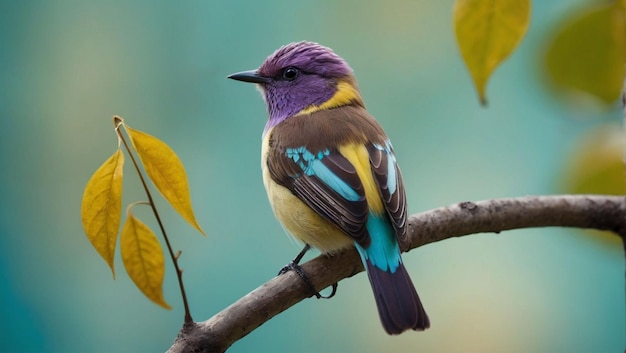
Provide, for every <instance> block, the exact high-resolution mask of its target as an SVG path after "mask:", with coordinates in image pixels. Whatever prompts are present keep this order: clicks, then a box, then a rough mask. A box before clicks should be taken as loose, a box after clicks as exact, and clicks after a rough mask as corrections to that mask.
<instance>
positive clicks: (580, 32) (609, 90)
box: [545, 1, 626, 103]
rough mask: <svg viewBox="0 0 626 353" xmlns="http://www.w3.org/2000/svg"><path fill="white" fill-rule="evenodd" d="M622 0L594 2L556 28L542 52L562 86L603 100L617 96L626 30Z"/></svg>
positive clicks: (620, 85) (553, 75) (624, 55)
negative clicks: (605, 2) (603, 2)
mask: <svg viewBox="0 0 626 353" xmlns="http://www.w3.org/2000/svg"><path fill="white" fill-rule="evenodd" d="M624 16H625V13H624V7H623V4H622V2H620V1H615V2H612V3H609V4H602V5H594V6H593V7H591V8H588V9H586V10H585V11H584V12H583V13H581V14H580V15H578V16H575V17H573V18H571V19H569V20H568V21H566V22H565V23H564V24H563V25H561V27H560V28H559V29H558V31H557V33H556V35H555V37H554V39H553V41H552V43H551V44H550V46H549V47H548V50H547V53H546V56H545V65H546V69H547V72H548V75H549V77H550V78H551V79H552V81H553V82H554V83H555V85H556V86H557V87H559V88H561V89H566V90H570V91H574V92H576V91H578V92H581V91H582V92H585V93H588V94H591V95H592V96H595V97H597V98H599V99H600V100H601V101H603V102H605V103H613V102H615V100H617V99H618V98H619V96H620V92H621V89H622V85H623V82H624V60H625V59H626V34H625V32H624V31H625V27H626V26H625V19H624Z"/></svg>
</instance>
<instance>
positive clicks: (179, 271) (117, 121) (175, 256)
mask: <svg viewBox="0 0 626 353" xmlns="http://www.w3.org/2000/svg"><path fill="white" fill-rule="evenodd" d="M113 124H115V133H116V134H117V136H118V137H119V139H120V140H121V141H122V143H123V144H124V147H125V148H126V151H127V152H128V155H129V156H130V159H131V161H132V162H133V166H134V167H135V170H136V171H137V174H138V175H139V180H140V181H141V185H142V186H143V189H144V190H145V191H146V196H147V197H148V203H149V204H150V208H152V213H154V217H155V218H156V221H157V223H158V224H159V228H160V229H161V234H163V239H165V244H166V246H167V250H168V252H169V254H170V258H171V259H172V262H173V263H174V268H175V269H176V277H177V278H178V286H179V287H180V294H181V296H182V298H183V306H184V308H185V324H189V323H193V318H192V317H191V312H190V310H189V303H188V301H187V294H186V293H185V286H184V284H183V270H182V269H181V268H180V267H179V266H178V256H179V255H180V251H179V252H178V254H174V250H172V245H171V244H170V240H169V238H168V237H167V233H166V232H165V227H164V226H163V222H162V221H161V216H160V215H159V211H157V208H156V205H155V203H154V199H153V198H152V194H151V193H150V189H149V188H148V184H147V183H146V179H145V178H144V176H143V174H142V173H141V170H140V169H139V164H138V163H137V160H136V159H135V156H134V155H133V153H132V151H131V148H130V146H129V145H128V142H126V139H125V138H124V135H123V134H122V132H121V131H120V126H124V119H122V118H121V117H119V116H117V115H116V116H114V117H113Z"/></svg>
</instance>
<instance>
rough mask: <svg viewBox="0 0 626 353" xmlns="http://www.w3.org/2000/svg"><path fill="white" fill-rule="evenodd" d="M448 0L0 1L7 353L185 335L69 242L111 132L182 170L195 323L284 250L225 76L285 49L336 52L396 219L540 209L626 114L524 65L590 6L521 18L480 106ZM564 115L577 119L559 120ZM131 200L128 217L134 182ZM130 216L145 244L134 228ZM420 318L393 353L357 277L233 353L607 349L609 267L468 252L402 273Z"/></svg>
mask: <svg viewBox="0 0 626 353" xmlns="http://www.w3.org/2000/svg"><path fill="white" fill-rule="evenodd" d="M452 3H453V2H452V1H451V0H448V1H426V0H422V1H409V0H404V1H395V2H387V1H385V2H383V1H356V0H354V1H342V2H338V1H329V0H326V1H301V2H293V1H269V0H268V1H241V0H240V1H217V0H216V1H184V2H182V1H176V2H174V1H172V2H165V1H158V2H156V1H154V2H153V1H92V2H87V1H34V0H33V1H3V2H2V3H1V4H0V43H1V48H2V49H1V50H0V117H1V119H2V125H1V126H0V147H1V148H0V162H1V163H2V164H1V165H2V168H1V172H0V175H1V179H0V181H1V182H0V195H1V201H0V210H1V212H0V251H1V253H2V256H0V323H1V326H0V351H2V352H155V351H165V350H166V349H167V348H168V347H169V346H170V345H171V343H172V342H173V340H174V338H175V336H176V334H177V332H178V329H179V328H180V326H181V325H182V319H183V312H182V304H181V300H180V294H179V292H178V287H177V284H176V279H175V276H174V272H173V268H172V266H171V264H170V263H169V262H168V263H167V269H166V280H165V283H164V289H165V297H166V300H167V301H168V302H169V303H170V304H171V305H172V306H173V307H174V309H173V310H171V311H167V310H163V309H161V308H160V307H158V306H156V305H154V304H153V303H151V302H150V301H148V300H147V299H146V298H144V297H143V295H142V294H141V293H140V292H139V291H138V290H137V289H136V288H135V287H134V285H133V284H132V282H131V281H130V279H129V278H128V276H127V275H126V274H125V273H124V271H123V268H122V264H121V261H120V259H119V254H118V258H117V260H116V269H117V279H116V280H113V279H112V277H111V272H110V270H109V269H108V268H107V266H106V265H105V263H104V262H103V261H102V259H100V258H99V256H98V255H97V253H96V252H95V250H94V249H93V248H92V247H91V244H90V243H89V241H88V240H87V238H86V237H85V236H84V233H83V230H82V226H81V222H80V202H81V197H82V193H83V188H84V186H85V184H86V182H87V180H88V179H89V177H90V175H91V174H92V173H93V172H94V171H95V170H96V168H97V167H98V166H99V165H100V164H101V163H102V162H103V161H104V160H105V159H106V158H107V157H108V156H110V155H111V154H112V153H113V151H114V150H115V148H116V143H117V141H116V137H115V134H114V131H113V124H112V119H111V117H112V116H113V115H114V114H119V115H121V116H122V117H124V118H125V119H126V122H127V123H128V124H129V125H130V126H132V127H134V128H136V129H139V130H143V131H146V132H148V133H150V134H152V135H155V136H158V137H159V138H160V139H162V140H163V141H165V142H166V143H168V144H169V145H170V146H171V147H172V148H173V149H174V150H175V151H176V152H177V154H178V155H179V157H180V158H181V160H182V161H183V163H184V164H185V166H186V169H187V173H188V176H189V183H190V186H191V192H192V199H193V203H194V208H195V211H196V214H197V217H198V220H199V222H200V224H201V225H202V226H203V228H204V230H205V231H206V232H207V234H208V236H207V237H206V238H204V237H202V236H200V235H199V234H197V233H196V232H194V230H193V229H192V228H191V227H189V226H188V225H187V224H186V223H184V221H182V220H181V219H180V217H178V216H177V215H176V214H175V213H174V212H173V211H172V210H171V209H170V208H169V206H168V205H167V204H166V203H165V202H164V201H162V200H161V199H159V200H158V201H157V205H158V206H159V208H160V209H161V210H162V213H163V217H164V219H165V222H166V227H167V229H168V231H169V233H170V236H171V238H172V242H173V243H174V245H175V248H176V249H181V250H182V251H183V255H182V258H181V260H180V263H181V266H182V267H183V268H184V271H185V272H184V274H185V276H184V279H185V284H186V287H187V293H188V295H189V300H190V305H191V309H192V314H193V316H194V318H195V319H196V320H205V319H207V318H209V317H211V316H212V315H214V314H215V313H217V312H218V311H220V310H221V309H223V308H224V307H226V306H228V305H229V304H231V303H232V302H233V301H234V300H236V299H237V298H239V297H241V296H243V295H245V294H246V293H248V292H249V291H251V290H253V289H254V288H256V287H257V286H259V285H260V284H262V283H264V282H265V281H267V280H268V279H270V278H272V277H273V276H274V275H275V273H276V272H277V270H278V269H279V268H280V267H281V266H283V265H284V264H285V263H287V262H288V261H289V260H290V259H291V258H292V257H293V256H294V255H295V254H296V252H297V251H298V250H299V246H298V245H296V244H295V243H294V242H293V241H291V240H288V237H287V236H286V235H284V232H283V230H282V229H281V227H280V226H279V224H278V223H277V221H276V220H275V219H274V217H273V214H272V212H271V210H270V207H269V205H268V202H267V201H266V196H265V191H264V189H263V185H262V181H261V172H260V166H259V159H260V156H259V154H260V143H261V132H262V130H263V126H264V124H265V108H264V106H263V102H262V100H261V98H260V97H259V94H258V92H256V90H255V89H254V88H253V87H252V86H250V85H245V84H242V83H237V82H234V81H230V80H227V79H226V76H227V75H228V74H230V73H233V72H236V71H241V70H246V69H253V68H256V67H257V66H259V65H260V64H261V62H262V61H263V60H264V59H265V57H266V56H267V55H269V54H271V53H272V52H273V51H274V50H275V49H276V48H278V47H279V46H280V45H282V44H286V43H288V42H291V41H297V40H302V39H308V40H314V41H317V42H320V43H323V44H325V45H327V46H330V47H332V48H334V49H335V51H336V52H337V53H338V54H340V55H341V56H343V57H344V58H345V59H346V60H347V61H348V62H349V63H350V65H351V66H352V68H353V69H354V70H355V73H356V75H357V77H358V79H359V84H360V87H361V90H362V93H363V96H364V99H365V101H366V103H367V106H368V109H369V110H370V112H371V113H372V114H373V115H374V116H376V117H377V118H378V120H379V121H380V122H381V124H382V125H383V126H384V127H385V129H386V131H387V133H388V134H389V135H390V137H391V139H392V141H393V143H394V147H395V149H396V151H397V157H398V160H399V163H400V165H401V167H402V171H403V174H404V177H405V183H406V187H407V190H408V200H409V210H410V212H411V213H415V212H420V211H425V210H429V209H432V208H436V207H440V206H444V205H448V204H451V203H455V202H459V201H466V200H482V199H490V198H499V197H514V196H523V195H528V194H551V193H558V192H561V191H562V190H561V189H560V188H559V180H560V178H561V177H562V171H563V167H564V165H565V164H566V161H567V160H568V159H569V158H570V155H569V153H570V151H571V150H572V148H573V147H574V146H575V145H576V141H577V139H578V138H579V137H580V136H581V135H582V134H584V133H585V132H586V131H588V130H589V129H590V128H593V127H594V126H596V125H597V124H599V123H601V122H602V123H603V122H611V121H614V122H619V121H620V119H621V111H620V109H619V107H618V106H617V105H616V106H614V107H612V108H610V109H596V108H589V107H588V106H586V105H584V106H583V105H576V104H571V102H567V101H564V100H562V99H557V97H555V95H553V94H552V93H551V91H549V90H548V89H547V88H546V85H545V79H544V77H543V76H542V73H541V70H540V68H539V66H540V65H539V63H540V55H541V53H542V52H543V51H544V49H545V46H546V44H547V41H548V39H549V37H550V33H551V30H552V29H553V28H554V27H555V25H556V24H557V23H558V22H559V20H560V19H562V18H564V17H566V16H567V15H568V14H570V13H571V11H572V10H573V9H576V8H579V7H580V6H579V5H580V4H587V3H590V2H589V1H564V0H560V1H557V0H549V1H534V2H533V9H532V22H531V26H530V30H529V32H528V34H527V36H526V38H525V39H524V40H523V42H522V43H521V45H520V47H519V48H518V50H517V51H516V52H515V53H514V55H513V56H512V57H511V58H510V59H509V60H508V61H506V62H505V63H504V64H503V65H502V66H501V67H500V68H498V69H497V70H496V72H495V76H493V77H492V79H491V80H490V82H489V86H488V89H487V94H488V99H489V106H488V108H487V109H484V108H482V107H480V106H479V104H478V102H477V99H476V94H475V90H474V88H473V86H472V82H471V81H470V78H469V75H468V73H467V71H466V69H465V67H464V65H463V63H462V61H461V58H460V55H459V53H458V51H457V48H456V43H455V39H454V33H453V28H452ZM572 117H573V118H572ZM126 167H127V168H126V169H125V170H126V180H125V184H124V188H125V189H124V202H125V204H128V203H130V202H133V201H136V200H143V199H145V196H143V193H142V191H141V190H140V189H139V185H138V182H137V180H136V176H135V175H134V173H133V172H132V170H131V169H130V168H128V167H130V164H127V166H126ZM137 213H138V215H139V216H140V217H141V218H142V219H143V220H144V221H145V222H147V223H148V224H149V225H151V226H153V227H154V222H152V221H151V218H150V214H149V212H148V210H139V211H138V212H137ZM404 259H405V263H406V264H407V267H408V270H409V272H410V273H411V275H412V277H413V280H414V282H415V285H416V287H417V288H418V291H419V293H420V295H421V297H422V300H423V302H424V303H425V306H426V309H427V311H428V313H429V315H430V317H431V321H432V328H431V329H430V330H428V331H426V332H424V333H405V334H403V335H401V336H397V337H390V336H387V335H386V334H385V333H384V331H383V330H382V327H381V325H380V323H379V320H378V317H377V313H376V309H375V304H374V301H373V298H372V295H371V294H370V293H371V292H370V289H369V284H368V282H367V279H366V276H365V275H363V274H361V275H358V276H355V277H353V278H350V279H347V280H345V281H342V282H341V284H340V287H339V293H338V295H337V296H336V297H335V298H333V299H332V300H314V299H309V300H305V301H304V302H302V303H300V304H298V305H296V306H295V307H293V308H291V309H289V310H287V311H286V312H284V313H282V314H280V315H279V316H277V317H275V318H274V319H272V320H270V321H269V322H268V323H266V324H265V325H263V326H262V327H260V328H259V329H257V330H256V331H254V332H252V333H251V334H250V335H249V336H247V337H245V338H244V339H242V340H241V341H240V342H237V343H236V344H235V345H233V346H232V348H231V351H232V352H347V351H359V352H383V351H385V352H394V351H399V352H400V351H415V352H452V351H457V352H591V351H594V352H618V351H620V352H621V351H623V350H624V336H625V334H624V333H625V331H626V326H625V313H626V308H625V300H624V257H623V250H622V248H621V245H620V243H619V242H618V241H617V240H616V238H612V240H610V241H609V242H606V241H603V242H598V241H596V240H594V238H591V237H588V236H586V235H584V234H583V233H581V232H579V231H575V230H570V229H532V230H519V231H510V232H505V233H502V234H498V235H495V234H481V235H473V236H468V237H464V238H461V239H450V240H447V241H444V242H441V243H436V244H431V245H427V246H424V247H421V248H419V249H417V250H414V251H412V252H411V253H409V254H407V255H405V256H404Z"/></svg>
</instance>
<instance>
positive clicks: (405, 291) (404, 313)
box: [363, 259, 430, 335]
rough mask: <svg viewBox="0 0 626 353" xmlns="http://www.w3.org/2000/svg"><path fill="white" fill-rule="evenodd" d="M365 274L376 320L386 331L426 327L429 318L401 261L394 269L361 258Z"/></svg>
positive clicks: (396, 332) (390, 332) (397, 332)
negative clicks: (369, 284) (373, 300)
mask: <svg viewBox="0 0 626 353" xmlns="http://www.w3.org/2000/svg"><path fill="white" fill-rule="evenodd" d="M363 263H364V264H365V267H366V270H367V275H368V277H369V280H370V283H371V284H372V290H373V292H374V298H375V299H376V306H377V307H378V314H379V315H380V321H381V322H382V324H383V327H384V328H385V331H387V333H388V334H390V335H397V334H399V333H402V332H403V331H405V330H408V329H412V330H419V331H422V330H425V329H427V328H428V327H430V320H429V319H428V315H427V314H426V311H424V307H423V306H422V302H421V301H420V298H419V296H418V295H417V291H416V290H415V287H414V286H413V282H412V281H411V278H410V277H409V274H408V273H407V272H406V268H405V267H404V264H403V263H402V261H400V263H399V264H398V267H397V268H396V269H395V271H393V272H391V271H390V270H389V269H387V271H384V270H382V269H380V268H378V267H376V266H375V265H374V264H372V263H371V262H370V260H369V259H364V261H363Z"/></svg>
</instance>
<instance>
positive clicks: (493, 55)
mask: <svg viewBox="0 0 626 353" xmlns="http://www.w3.org/2000/svg"><path fill="white" fill-rule="evenodd" d="M529 21H530V0H456V2H455V3H454V30H455V33H456V40H457V43H458V45H459V49H460V51H461V55H462V56H463V60H465V64H466V65H467V68H468V70H469V72H470V74H471V75H472V78H473V79H474V84H475V85H476V90H477V91H478V96H479V99H480V102H481V104H483V105H485V104H486V103H487V98H486V93H485V89H486V85H487V80H488V79H489V77H490V75H491V73H492V72H493V70H494V69H495V68H496V67H497V66H498V65H500V64H501V63H502V62H503V61H504V60H505V59H506V58H507V57H508V56H509V55H510V54H511V53H512V52H513V50H514V49H515V48H516V47H517V45H518V44H519V42H520V41H521V40H522V38H523V37H524V34H525V33H526V30H527V29H528V23H529Z"/></svg>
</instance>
